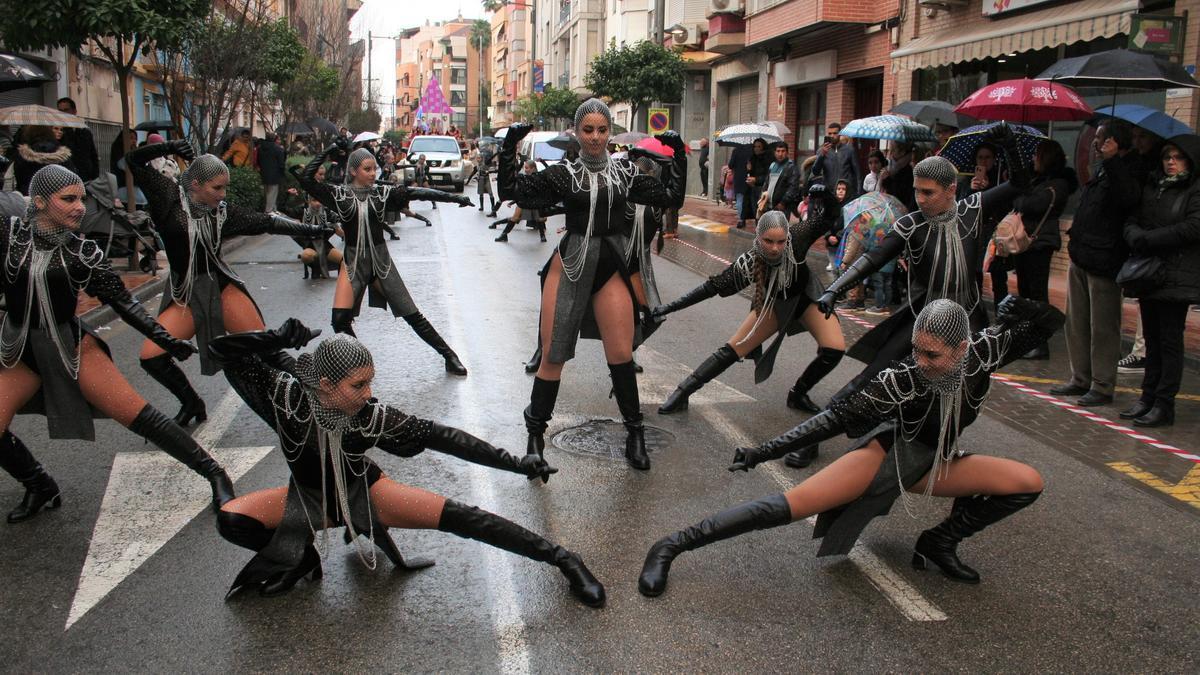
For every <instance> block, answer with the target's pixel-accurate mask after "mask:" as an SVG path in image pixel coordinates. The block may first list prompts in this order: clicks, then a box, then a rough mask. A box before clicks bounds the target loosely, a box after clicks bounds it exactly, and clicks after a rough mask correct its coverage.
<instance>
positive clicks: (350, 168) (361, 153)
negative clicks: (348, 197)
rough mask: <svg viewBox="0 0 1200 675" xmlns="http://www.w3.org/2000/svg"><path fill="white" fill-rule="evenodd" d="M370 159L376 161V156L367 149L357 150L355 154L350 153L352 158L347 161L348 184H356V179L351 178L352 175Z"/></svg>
mask: <svg viewBox="0 0 1200 675" xmlns="http://www.w3.org/2000/svg"><path fill="white" fill-rule="evenodd" d="M368 159H375V155H372V154H371V151H370V150H368V149H366V148H359V149H357V150H355V151H354V152H352V153H350V158H349V159H347V160H346V182H347V183H352V182H354V179H353V178H352V177H351V174H353V173H354V172H355V171H358V167H360V166H362V163H363V162H365V161H367V160H368Z"/></svg>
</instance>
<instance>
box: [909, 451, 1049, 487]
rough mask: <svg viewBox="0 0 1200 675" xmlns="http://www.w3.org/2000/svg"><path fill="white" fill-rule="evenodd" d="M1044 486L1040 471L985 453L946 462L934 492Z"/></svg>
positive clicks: (920, 483)
mask: <svg viewBox="0 0 1200 675" xmlns="http://www.w3.org/2000/svg"><path fill="white" fill-rule="evenodd" d="M928 481H929V474H926V475H925V477H924V478H922V479H921V480H920V481H918V482H917V484H916V485H914V486H912V487H911V488H909V492H924V491H925V486H926V484H927V483H928ZM1042 488H1043V483H1042V476H1041V474H1039V473H1038V472H1037V470H1036V469H1034V468H1033V467H1031V466H1029V465H1028V464H1024V463H1022V462H1018V461H1016V460H1013V459H1004V458H1003V457H988V456H986V455H968V456H966V457H959V458H958V459H955V460H953V461H951V462H950V463H949V464H946V465H943V466H942V467H941V468H940V470H939V473H938V475H937V477H936V479H935V480H934V481H933V494H934V495H936V496H938V497H970V496H973V495H1015V494H1022V493H1025V492H1041V491H1042Z"/></svg>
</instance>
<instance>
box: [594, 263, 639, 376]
mask: <svg viewBox="0 0 1200 675" xmlns="http://www.w3.org/2000/svg"><path fill="white" fill-rule="evenodd" d="M592 310H593V311H594V312H595V313H596V326H597V328H599V329H600V341H601V342H603V343H604V358H605V359H606V360H607V361H608V362H609V363H627V362H629V361H631V360H633V299H632V298H631V297H629V289H627V288H626V287H625V280H624V279H622V278H621V275H620V274H614V275H612V276H611V277H609V279H608V281H606V282H604V285H603V286H601V287H600V290H599V291H597V292H596V294H595V295H593V296H592Z"/></svg>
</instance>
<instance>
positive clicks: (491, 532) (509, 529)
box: [438, 499, 604, 607]
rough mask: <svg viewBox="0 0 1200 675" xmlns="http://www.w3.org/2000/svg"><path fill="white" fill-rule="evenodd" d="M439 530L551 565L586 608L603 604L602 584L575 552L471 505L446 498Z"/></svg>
mask: <svg viewBox="0 0 1200 675" xmlns="http://www.w3.org/2000/svg"><path fill="white" fill-rule="evenodd" d="M438 530H441V531H442V532H449V533H450V534H454V535H458V536H460V537H463V538H465V539H474V540H475V541H481V542H483V543H485V544H488V545H489V546H495V547H496V548H499V549H502V550H505V551H508V552H510V553H516V554H517V555H520V556H525V557H526V558H529V559H530V560H536V561H538V562H543V563H547V564H550V565H554V566H555V567H557V568H558V569H559V571H560V572H562V574H563V576H564V577H566V578H567V581H569V582H570V584H571V593H572V594H573V595H574V596H575V597H577V598H579V600H580V601H581V602H583V604H585V605H587V606H589V607H603V606H604V586H603V585H601V584H600V582H599V581H597V580H596V577H594V576H592V573H591V572H590V571H589V570H588V568H587V567H586V566H585V565H584V564H583V560H582V559H581V558H580V557H579V555H578V554H577V553H573V552H571V551H568V550H567V549H565V548H563V547H561V546H558V545H555V544H552V543H550V542H549V541H546V540H545V539H544V538H543V537H541V536H540V535H538V534H535V533H533V532H530V531H529V530H527V529H525V528H523V527H521V526H520V525H517V524H516V523H514V522H512V521H509V520H505V519H504V518H501V517H500V516H497V515H495V514H493V513H488V512H487V511H484V510H482V509H478V508H475V507H474V506H467V505H465V504H460V503H458V502H456V501H453V500H450V499H447V500H446V505H445V506H444V507H443V508H442V517H441V520H440V521H439V522H438Z"/></svg>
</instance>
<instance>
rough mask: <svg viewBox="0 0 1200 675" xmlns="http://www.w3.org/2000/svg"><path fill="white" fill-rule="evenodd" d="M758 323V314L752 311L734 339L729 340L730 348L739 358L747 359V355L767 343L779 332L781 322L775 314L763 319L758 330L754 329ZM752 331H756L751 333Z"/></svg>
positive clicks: (739, 327)
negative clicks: (768, 339)
mask: <svg viewBox="0 0 1200 675" xmlns="http://www.w3.org/2000/svg"><path fill="white" fill-rule="evenodd" d="M756 321H758V312H755V311H751V312H750V315H749V316H747V317H746V320H745V321H743V322H742V325H741V326H738V329H737V332H735V333H734V334H733V337H731V338H729V346H730V347H732V348H733V351H735V352H737V355H738V358H745V357H746V355H747V354H749V353H750V352H752V351H754V349H755V347H758V346H759V345H761V344H762V343H764V342H766V341H767V338H769V337H771V336H772V335H774V334H775V333H776V331H778V330H779V320H778V319H776V318H775V312H773V311H772V312H771V315H770V316H768V317H765V318H763V321H762V323H760V324H758V328H756V329H754V323H755V322H756ZM751 329H754V331H753V333H751Z"/></svg>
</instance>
